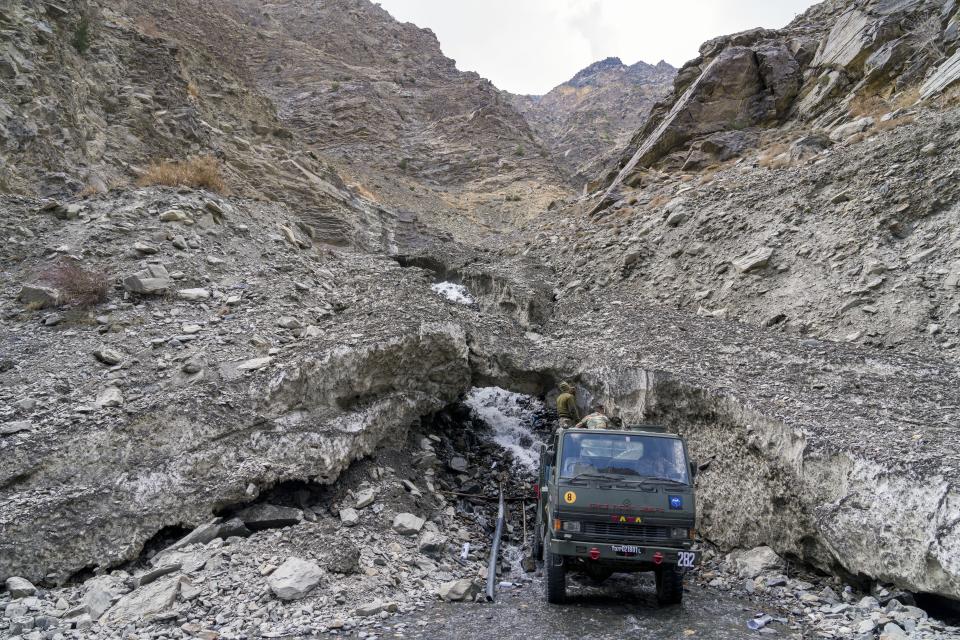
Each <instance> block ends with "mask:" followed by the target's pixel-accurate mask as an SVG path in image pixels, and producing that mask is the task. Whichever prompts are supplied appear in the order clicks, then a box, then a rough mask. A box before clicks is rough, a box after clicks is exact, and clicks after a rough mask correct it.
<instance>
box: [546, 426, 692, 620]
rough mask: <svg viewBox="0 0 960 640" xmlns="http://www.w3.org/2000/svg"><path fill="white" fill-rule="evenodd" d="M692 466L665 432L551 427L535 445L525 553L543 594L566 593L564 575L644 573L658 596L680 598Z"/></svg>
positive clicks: (686, 562)
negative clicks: (539, 446) (532, 522)
mask: <svg viewBox="0 0 960 640" xmlns="http://www.w3.org/2000/svg"><path fill="white" fill-rule="evenodd" d="M695 473H696V465H694V464H693V463H692V462H690V461H689V458H688V457H687V447H686V443H684V441H683V439H682V438H680V437H679V436H677V435H675V434H670V433H667V432H666V430H665V429H662V428H659V427H652V426H635V427H629V428H627V429H624V430H616V431H614V430H586V429H575V428H573V429H559V430H558V431H557V432H556V433H555V434H554V435H553V436H552V438H551V440H550V441H549V443H548V445H547V446H546V447H545V448H544V449H543V451H542V453H541V457H540V477H539V482H538V484H537V495H538V504H537V524H536V535H535V536H534V540H535V542H534V548H533V554H534V557H535V558H537V559H538V560H542V561H543V567H544V583H545V591H546V597H547V601H548V602H551V603H554V604H559V603H561V602H563V601H564V599H565V597H566V587H567V573H569V572H571V571H579V572H582V573H585V574H587V575H588V576H589V577H591V578H593V579H594V580H596V581H602V580H605V579H606V578H608V577H609V576H610V575H611V574H613V573H615V572H638V571H652V572H654V574H655V576H656V585H657V600H658V602H659V603H660V604H662V605H669V604H679V603H680V601H681V600H682V598H683V574H684V572H685V571H686V570H688V569H691V568H693V567H694V566H695V565H696V564H697V562H698V561H699V553H698V552H697V551H694V550H693V548H692V547H693V540H694V524H695V513H696V510H695V509H696V504H695V498H694V487H693V477H694V475H695Z"/></svg>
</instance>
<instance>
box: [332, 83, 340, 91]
mask: <svg viewBox="0 0 960 640" xmlns="http://www.w3.org/2000/svg"><path fill="white" fill-rule="evenodd" d="M330 91H333V92H337V91H340V83H339V82H334V83H333V84H331V85H330Z"/></svg>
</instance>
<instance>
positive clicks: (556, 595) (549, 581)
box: [543, 534, 567, 604]
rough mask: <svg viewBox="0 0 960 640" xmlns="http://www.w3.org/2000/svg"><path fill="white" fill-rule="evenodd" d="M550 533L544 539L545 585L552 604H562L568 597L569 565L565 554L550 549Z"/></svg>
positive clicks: (548, 600)
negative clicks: (565, 561) (564, 557)
mask: <svg viewBox="0 0 960 640" xmlns="http://www.w3.org/2000/svg"><path fill="white" fill-rule="evenodd" d="M548 536H549V534H547V535H545V536H544V539H543V585H544V591H546V594H547V602H549V603H550V604H562V603H563V601H564V599H566V597H567V565H565V564H564V562H563V556H558V555H557V554H555V553H553V552H551V551H550V540H549V537H548Z"/></svg>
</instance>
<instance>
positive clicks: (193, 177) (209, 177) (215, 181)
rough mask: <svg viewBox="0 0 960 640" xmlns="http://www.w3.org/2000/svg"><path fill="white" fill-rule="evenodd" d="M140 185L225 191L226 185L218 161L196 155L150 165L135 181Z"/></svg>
mask: <svg viewBox="0 0 960 640" xmlns="http://www.w3.org/2000/svg"><path fill="white" fill-rule="evenodd" d="M137 184H139V185H140V186H141V187H148V186H151V185H161V186H164V187H190V188H192V189H208V190H210V191H215V192H217V193H225V192H226V190H227V185H226V183H224V181H223V177H222V176H221V175H220V163H219V162H218V161H217V159H216V158H214V157H213V156H196V157H193V158H190V159H188V160H183V161H180V162H158V163H155V164H152V165H150V167H149V168H148V169H147V171H146V172H145V173H144V174H143V175H142V176H140V179H139V180H138V181H137Z"/></svg>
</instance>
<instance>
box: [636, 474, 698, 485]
mask: <svg viewBox="0 0 960 640" xmlns="http://www.w3.org/2000/svg"><path fill="white" fill-rule="evenodd" d="M642 482H670V483H672V484H679V485H682V486H684V487H687V486H690V485H688V484H687V483H686V482H683V481H681V480H675V479H673V478H661V477H659V476H645V477H644V478H643V480H642Z"/></svg>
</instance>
